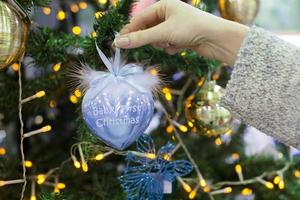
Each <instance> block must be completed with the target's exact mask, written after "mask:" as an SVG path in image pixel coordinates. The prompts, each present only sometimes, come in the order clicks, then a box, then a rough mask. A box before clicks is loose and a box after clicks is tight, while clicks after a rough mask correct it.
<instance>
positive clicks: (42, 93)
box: [35, 90, 46, 98]
mask: <svg viewBox="0 0 300 200" xmlns="http://www.w3.org/2000/svg"><path fill="white" fill-rule="evenodd" d="M35 95H36V96H37V98H41V97H43V96H45V95H46V92H45V91H44V90H41V91H38V92H37V93H36V94H35Z"/></svg>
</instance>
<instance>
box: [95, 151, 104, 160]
mask: <svg viewBox="0 0 300 200" xmlns="http://www.w3.org/2000/svg"><path fill="white" fill-rule="evenodd" d="M103 158H104V154H103V153H99V154H98V155H96V156H95V160H102V159H103Z"/></svg>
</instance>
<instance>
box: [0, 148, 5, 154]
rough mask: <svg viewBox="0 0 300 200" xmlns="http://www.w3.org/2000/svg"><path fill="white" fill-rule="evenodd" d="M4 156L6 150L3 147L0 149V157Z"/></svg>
mask: <svg viewBox="0 0 300 200" xmlns="http://www.w3.org/2000/svg"><path fill="white" fill-rule="evenodd" d="M5 154H6V149H5V148H3V147H0V156H3V155H5Z"/></svg>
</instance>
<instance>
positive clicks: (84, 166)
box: [81, 161, 89, 172]
mask: <svg viewBox="0 0 300 200" xmlns="http://www.w3.org/2000/svg"><path fill="white" fill-rule="evenodd" d="M81 167H82V171H84V172H88V171H89V166H88V164H87V162H85V161H83V162H82V165H81Z"/></svg>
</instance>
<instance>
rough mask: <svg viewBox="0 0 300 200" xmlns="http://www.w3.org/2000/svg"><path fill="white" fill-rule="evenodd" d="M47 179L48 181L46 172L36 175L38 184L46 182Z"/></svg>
mask: <svg viewBox="0 0 300 200" xmlns="http://www.w3.org/2000/svg"><path fill="white" fill-rule="evenodd" d="M45 181H46V175H45V174H39V175H37V177H36V182H37V184H39V185H41V184H43V183H45Z"/></svg>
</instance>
